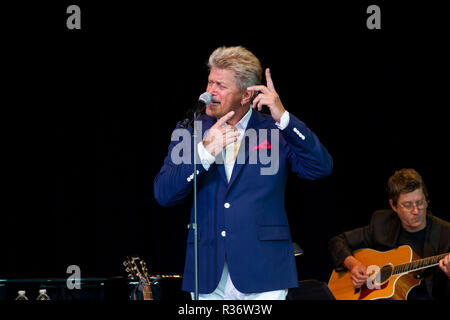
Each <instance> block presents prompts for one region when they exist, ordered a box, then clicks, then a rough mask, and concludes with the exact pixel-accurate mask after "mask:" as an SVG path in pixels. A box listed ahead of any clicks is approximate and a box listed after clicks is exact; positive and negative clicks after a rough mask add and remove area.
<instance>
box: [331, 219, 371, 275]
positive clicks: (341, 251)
mask: <svg viewBox="0 0 450 320" xmlns="http://www.w3.org/2000/svg"><path fill="white" fill-rule="evenodd" d="M370 229H371V227H370V225H368V226H365V227H362V228H357V229H355V230H352V231H347V232H344V233H342V234H340V235H338V236H335V237H333V238H332V239H331V240H330V241H329V243H328V250H329V252H330V255H331V259H332V261H333V264H334V267H335V269H336V271H343V270H344V269H345V267H344V266H343V263H344V260H345V258H347V257H348V256H351V255H353V251H355V250H357V249H361V248H370V247H371V246H372V241H371V236H370V233H371V232H370Z"/></svg>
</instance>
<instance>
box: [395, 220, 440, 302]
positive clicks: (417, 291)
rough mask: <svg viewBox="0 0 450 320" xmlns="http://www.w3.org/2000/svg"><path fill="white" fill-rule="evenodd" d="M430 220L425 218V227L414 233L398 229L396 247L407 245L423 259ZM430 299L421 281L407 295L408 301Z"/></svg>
mask: <svg viewBox="0 0 450 320" xmlns="http://www.w3.org/2000/svg"><path fill="white" fill-rule="evenodd" d="M429 220H430V219H429V218H428V217H427V224H426V227H425V228H423V229H422V230H419V231H416V232H408V231H406V230H405V229H403V228H400V232H399V236H398V240H397V246H401V245H408V246H410V247H411V248H412V249H413V250H414V252H415V253H417V254H418V255H419V256H420V257H423V256H424V254H423V252H424V246H425V239H426V234H427V233H428V231H429V230H428V229H429V228H430V221H429ZM427 271H429V270H427V269H426V270H425V271H424V272H423V273H422V276H426V275H428V274H429V272H427ZM430 299H432V298H431V297H430V295H429V293H428V291H427V288H426V285H425V281H422V282H421V283H420V285H418V286H417V287H414V288H412V289H411V291H410V292H409V294H408V300H430Z"/></svg>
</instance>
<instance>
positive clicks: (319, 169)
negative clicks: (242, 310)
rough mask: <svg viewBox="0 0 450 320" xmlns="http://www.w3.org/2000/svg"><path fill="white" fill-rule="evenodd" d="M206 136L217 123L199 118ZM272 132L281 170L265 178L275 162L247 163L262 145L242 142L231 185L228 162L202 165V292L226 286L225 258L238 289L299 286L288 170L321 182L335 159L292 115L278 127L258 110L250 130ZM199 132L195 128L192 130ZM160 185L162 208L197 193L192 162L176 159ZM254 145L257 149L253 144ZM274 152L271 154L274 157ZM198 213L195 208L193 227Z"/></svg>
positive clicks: (189, 272)
mask: <svg viewBox="0 0 450 320" xmlns="http://www.w3.org/2000/svg"><path fill="white" fill-rule="evenodd" d="M200 120H201V121H202V130H203V132H204V131H205V130H206V129H209V128H210V127H211V126H212V125H213V124H214V123H215V122H216V119H213V118H211V117H209V116H206V115H203V116H201V117H200ZM249 129H255V130H256V131H258V130H259V129H269V133H268V134H267V137H264V138H263V139H258V141H257V143H258V144H261V143H262V142H263V141H261V140H265V139H266V138H267V140H268V141H269V144H271V145H273V144H274V143H276V142H275V141H272V140H271V134H270V129H276V130H278V133H279V157H278V159H279V164H278V165H279V167H278V171H277V172H276V174H271V175H262V174H261V168H263V167H266V168H267V167H269V166H270V165H271V164H262V163H261V162H260V161H257V163H256V164H252V163H248V162H249V161H248V160H249V156H252V155H251V154H250V153H252V152H258V151H256V150H254V147H255V145H252V143H253V144H254V143H255V141H253V142H252V141H250V140H251V139H248V141H247V140H246V141H243V142H242V143H241V145H240V149H239V155H238V158H239V157H240V156H242V155H243V154H242V153H245V159H246V160H247V161H246V162H245V163H244V164H242V163H237V162H236V164H235V165H234V168H233V172H232V176H231V178H230V182H229V183H228V182H227V179H226V175H225V170H224V166H223V164H217V163H214V164H212V165H211V166H210V167H209V169H208V170H205V169H204V167H203V165H201V164H198V165H197V170H198V178H197V179H198V180H197V189H198V194H197V201H198V241H199V242H198V250H199V252H198V255H199V256H198V258H199V292H200V293H211V292H212V291H214V290H215V289H216V287H217V285H218V283H219V280H220V277H221V273H222V270H223V266H224V262H225V259H226V261H227V263H228V268H229V272H230V276H231V279H232V281H233V284H234V286H235V287H236V288H237V289H238V290H239V291H241V292H243V293H254V292H263V291H272V290H279V289H286V288H292V287H296V286H297V285H298V280H297V270H296V265H295V259H294V253H293V247H292V239H291V235H290V231H289V225H288V220H287V217H286V211H285V208H284V196H285V195H284V193H285V186H286V179H287V176H288V172H289V171H292V172H294V173H295V174H297V175H298V176H299V177H300V178H304V179H311V180H314V179H318V178H321V177H325V176H327V175H329V174H331V171H332V166H333V161H332V158H331V156H330V155H329V153H328V151H327V150H326V149H325V147H323V146H322V144H321V143H320V142H319V139H318V138H317V136H316V135H315V134H314V133H313V132H312V131H311V130H309V129H308V128H307V127H306V125H305V124H304V123H303V122H302V121H300V120H299V119H298V118H296V117H295V116H294V115H292V114H290V121H289V125H288V126H287V128H285V129H284V130H279V129H278V128H277V127H276V126H275V121H274V120H273V119H272V117H270V116H267V115H263V114H262V113H260V112H258V111H256V110H253V112H252V115H251V117H250V120H249V122H248V125H247V130H249ZM190 130H191V131H192V128H190ZM177 143H178V142H177V141H173V142H172V143H171V145H170V146H169V156H167V157H166V159H165V160H164V165H163V167H162V168H161V170H160V172H159V173H158V175H157V176H156V177H155V180H154V194H155V198H156V200H157V201H158V203H159V204H160V205H162V206H172V205H177V204H179V203H181V202H182V201H184V200H185V199H186V198H187V196H188V195H189V194H190V193H191V192H192V190H193V180H192V174H193V165H192V164H183V163H182V164H174V162H173V161H172V160H171V157H170V154H171V151H172V149H173V148H174V147H175V146H176V145H177ZM249 144H250V145H249ZM273 150H274V149H270V150H267V152H272V151H273ZM192 221H193V210H191V222H192ZM193 239H194V237H193V230H189V234H188V239H187V250H186V260H185V269H184V276H183V286H182V288H183V290H186V291H191V292H192V291H194V261H193V260H194V245H193Z"/></svg>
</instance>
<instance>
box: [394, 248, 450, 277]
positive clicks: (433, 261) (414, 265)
mask: <svg viewBox="0 0 450 320" xmlns="http://www.w3.org/2000/svg"><path fill="white" fill-rule="evenodd" d="M447 254H448V253H443V254H440V255H437V256H433V257H428V258H424V259H420V260H415V261H413V262H408V263H404V264H399V265H397V266H395V267H394V271H393V273H392V274H393V275H395V274H400V273H408V272H413V271H417V270H421V269H426V268H430V267H434V266H436V265H438V264H439V260H441V259H442V258H444V257H445V256H446V255H447Z"/></svg>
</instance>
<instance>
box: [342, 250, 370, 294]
mask: <svg viewBox="0 0 450 320" xmlns="http://www.w3.org/2000/svg"><path fill="white" fill-rule="evenodd" d="M344 266H345V267H346V268H347V269H349V270H350V273H351V279H352V284H353V287H354V288H361V287H362V285H363V284H365V283H366V282H367V278H368V276H367V268H366V266H365V265H364V264H362V263H361V261H359V260H357V259H356V258H355V257H353V256H348V257H347V258H345V260H344Z"/></svg>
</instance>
